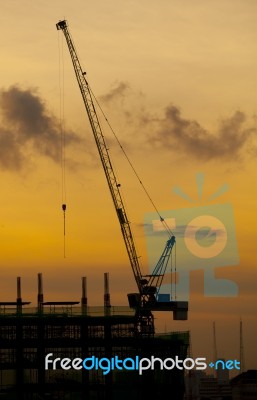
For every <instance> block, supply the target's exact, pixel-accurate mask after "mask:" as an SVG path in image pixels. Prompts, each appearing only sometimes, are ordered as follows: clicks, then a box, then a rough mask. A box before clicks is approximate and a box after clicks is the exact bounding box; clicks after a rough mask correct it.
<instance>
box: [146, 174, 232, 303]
mask: <svg viewBox="0 0 257 400" xmlns="http://www.w3.org/2000/svg"><path fill="white" fill-rule="evenodd" d="M196 184H197V191H198V199H199V200H202V194H203V187H204V174H203V173H198V174H197V175H196ZM228 189H229V187H228V184H223V185H222V186H221V187H220V188H219V189H218V190H217V191H215V193H213V194H212V195H211V196H210V197H209V198H208V199H207V201H208V202H209V201H213V200H215V199H217V198H218V197H220V196H221V195H222V194H223V193H225V192H226V191H228ZM173 193H175V194H176V195H179V196H181V197H182V198H183V199H185V200H187V201H189V202H190V204H191V205H192V206H191V207H190V208H180V209H176V210H165V211H162V212H161V216H162V218H164V219H165V222H166V223H167V225H168V226H169V227H170V229H171V230H172V231H173V232H174V234H175V236H176V242H177V246H176V259H177V273H178V279H177V280H176V288H174V287H173V286H174V285H175V283H173V282H171V283H170V284H165V285H163V287H162V289H161V293H163V294H164V293H165V294H166V295H167V293H171V296H172V293H174V292H176V296H177V297H179V298H180V299H181V300H182V299H183V300H188V299H189V288H190V271H194V270H200V269H202V270H203V271H204V295H205V296H212V297H220V296H222V297H231V296H237V294H238V287H237V284H236V283H235V282H233V281H231V280H227V279H218V278H216V277H215V269H216V268H219V267H225V266H231V267H234V266H236V265H238V264H239V255H238V250H237V241H236V233H235V223H234V215H233V207H232V205H231V204H220V203H216V204H210V205H204V206H194V204H195V203H196V202H195V201H193V200H192V199H191V198H190V197H189V196H188V195H187V194H186V193H185V192H184V191H182V189H181V188H180V187H179V186H176V187H173ZM144 222H145V223H144V226H145V234H146V238H147V254H148V260H149V266H150V267H149V268H150V273H151V272H152V269H153V268H154V265H155V263H156V260H157V259H158V254H160V253H161V249H162V247H163V243H164V242H163V240H164V234H165V232H164V229H163V225H162V224H161V222H160V220H157V219H156V214H155V213H146V214H145V218H144ZM167 275H171V272H168V271H167ZM166 281H167V279H166Z"/></svg>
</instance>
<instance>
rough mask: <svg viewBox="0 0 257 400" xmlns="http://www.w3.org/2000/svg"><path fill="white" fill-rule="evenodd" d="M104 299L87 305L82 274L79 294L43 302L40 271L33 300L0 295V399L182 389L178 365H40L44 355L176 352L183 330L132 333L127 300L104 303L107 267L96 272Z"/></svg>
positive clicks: (183, 346)
mask: <svg viewBox="0 0 257 400" xmlns="http://www.w3.org/2000/svg"><path fill="white" fill-rule="evenodd" d="M104 282H105V289H106V292H105V293H104V305H103V306H102V307H88V306H87V297H86V278H85V277H83V278H82V297H81V299H80V301H78V302H75V301H67V300H66V301H58V302H47V301H44V296H43V291H42V274H38V289H39V290H38V306H37V307H35V308H31V307H30V303H29V302H26V301H23V300H22V298H21V279H20V278H17V296H18V297H17V299H16V301H14V302H0V341H1V353H0V369H1V370H0V398H1V399H24V400H25V399H63V400H64V399H121V398H124V399H128V398H131V396H133V398H134V399H145V398H147V397H149V396H151V395H155V396H161V395H164V394H165V393H167V392H170V393H171V392H172V398H173V399H178V400H180V399H181V400H182V399H183V396H184V372H183V371H181V370H178V369H173V370H172V371H168V370H166V371H165V370H158V367H157V368H155V369H154V370H151V369H149V370H146V371H143V373H142V374H141V375H139V373H138V371H137V370H134V371H133V370H124V369H123V370H119V369H117V368H116V369H114V370H112V371H110V372H109V373H108V374H103V370H101V369H100V368H99V369H96V368H94V369H91V370H86V369H81V370H75V369H66V370H64V369H61V368H60V366H57V367H56V369H53V367H52V366H51V365H50V366H49V369H45V358H46V355H47V354H49V353H50V354H52V356H51V358H52V359H55V358H58V357H59V358H61V359H63V358H70V359H75V358H78V357H82V358H85V357H88V358H89V357H93V356H94V357H95V358H99V359H100V358H103V357H104V358H108V359H111V358H112V357H118V358H119V359H120V360H124V359H126V358H128V357H129V358H130V359H135V358H136V356H140V358H141V357H151V356H152V355H154V356H155V357H159V358H161V359H165V358H168V357H169V358H175V356H179V357H180V358H181V359H184V358H185V357H186V356H187V352H188V346H189V333H188V332H177V333H176V332H172V333H165V334H156V335H136V334H135V325H136V323H137V321H136V315H135V312H134V311H133V310H131V309H130V308H129V307H126V306H123V307H115V306H111V305H110V303H109V299H110V294H109V293H108V274H105V276H104Z"/></svg>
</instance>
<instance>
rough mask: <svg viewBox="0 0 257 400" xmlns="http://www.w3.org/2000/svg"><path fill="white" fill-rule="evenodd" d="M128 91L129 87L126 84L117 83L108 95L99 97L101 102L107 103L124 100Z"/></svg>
mask: <svg viewBox="0 0 257 400" xmlns="http://www.w3.org/2000/svg"><path fill="white" fill-rule="evenodd" d="M128 89H129V85H128V84H127V83H125V82H118V83H117V84H115V86H114V87H113V88H112V89H111V90H110V91H109V92H108V93H106V94H104V95H102V96H101V100H102V101H103V102H106V103H109V102H112V101H114V100H116V99H120V98H124V97H125V95H126V93H127V90H128Z"/></svg>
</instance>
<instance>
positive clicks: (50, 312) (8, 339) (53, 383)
mask: <svg viewBox="0 0 257 400" xmlns="http://www.w3.org/2000/svg"><path fill="white" fill-rule="evenodd" d="M56 28H57V30H59V31H62V32H63V34H64V36H65V39H66V42H67V45H68V49H69V52H70V56H71V60H72V64H73V67H74V71H75V75H76V78H77V82H78V85H79V89H80V92H81V95H82V99H83V102H84V105H85V109H86V113H87V116H88V119H89V123H90V127H91V130H92V133H93V136H94V139H95V142H96V146H97V150H98V152H99V156H100V161H101V164H102V167H103V172H104V174H105V177H106V180H107V184H108V187H109V191H110V194H111V198H112V201H113V205H114V208H115V211H116V214H117V220H118V223H119V226H120V229H121V233H122V237H123V240H124V244H125V248H126V251H127V255H128V259H129V262H130V267H131V270H132V273H133V277H134V280H135V283H136V286H137V292H136V293H129V294H127V297H128V306H127V307H115V306H112V305H111V303H110V293H109V275H108V273H105V274H104V301H103V306H102V307H89V306H88V302H87V284H86V278H85V277H82V291H81V297H80V299H79V300H78V301H69V300H67V299H64V301H51V302H49V301H44V294H43V278H42V273H38V297H37V306H36V307H34V308H32V307H31V306H30V304H31V302H30V301H24V300H23V299H22V293H21V278H20V277H18V278H17V298H16V300H15V301H13V302H10V301H9V302H4V301H0V343H1V349H0V398H1V399H10V400H11V399H17V400H18V399H19V400H26V399H38V400H40V399H56V400H58V399H63V400H66V399H67V400H72V399H73V400H79V399H117V400H118V399H121V398H122V399H129V398H130V399H131V398H132V397H133V398H134V399H146V398H153V396H154V397H157V396H158V398H160V396H162V395H163V396H164V395H165V397H166V396H167V393H170V394H171V396H172V399H173V400H183V399H184V393H185V382H184V380H185V379H184V378H185V377H184V370H183V368H175V367H174V365H169V366H167V368H162V360H164V359H169V360H171V362H173V360H174V359H176V358H178V359H179V360H181V362H183V360H185V358H187V357H188V352H189V342H190V340H189V332H187V331H185V332H166V333H163V334H160V333H156V329H155V316H154V313H155V312H164V313H167V315H168V318H172V315H173V319H174V320H187V318H188V302H187V301H178V300H176V299H173V298H172V296H171V295H170V294H168V293H163V292H162V290H161V287H162V282H163V278H164V276H165V273H166V269H167V265H168V262H169V260H170V258H171V254H172V251H173V247H174V246H175V245H176V239H175V236H174V234H173V233H172V232H171V230H170V229H169V227H168V226H167V224H166V223H165V220H164V219H163V218H162V217H161V215H159V217H160V222H161V223H162V224H163V226H164V228H165V229H166V231H167V234H168V240H166V241H165V243H164V246H163V251H162V252H161V254H160V256H159V259H158V260H157V262H156V265H155V266H154V267H153V269H152V272H151V273H149V274H148V275H142V272H141V266H140V264H139V258H140V257H138V255H137V253H136V246H135V243H134V238H133V234H132V231H131V227H130V222H129V220H128V217H127V214H126V210H125V207H124V202H123V199H122V196H121V193H120V183H119V182H118V181H117V179H116V176H115V173H114V170H113V167H112V163H111V160H110V155H109V149H108V146H107V145H106V142H105V138H104V135H103V133H102V128H101V126H100V122H99V119H98V115H97V113H96V104H95V97H94V95H93V93H92V91H91V89H90V87H89V84H88V82H87V80H86V77H85V76H86V73H85V72H84V71H83V69H82V67H81V65H80V62H79V59H78V56H77V53H76V50H75V44H74V42H73V40H72V39H71V36H70V33H69V30H68V25H67V22H66V21H65V20H63V21H59V22H58V23H57V24H56ZM126 157H127V156H126ZM132 168H133V167H132ZM140 183H142V182H141V181H140ZM144 190H145V188H144ZM148 197H149V196H148ZM153 205H154V204H153ZM155 208H156V207H155ZM62 211H63V216H64V234H65V212H66V204H65V202H63V204H62ZM156 211H157V213H158V210H157V209H156ZM67 297H68V294H67ZM48 357H49V359H48ZM151 357H155V358H157V359H158V360H157V362H156V363H155V365H154V367H152V366H151V367H149V368H144V371H143V372H142V373H139V370H138V365H137V364H138V361H139V359H142V358H146V359H151ZM50 359H51V361H49V360H50ZM56 359H57V361H56V362H55V361H54V362H53V360H56ZM85 359H86V360H87V362H89V364H90V362H91V364H90V365H88V364H86V362H85ZM46 360H48V362H47V361H46ZM71 360H73V362H74V363H75V364H74V363H73V362H72V367H71V366H70V365H69V366H68V363H69V362H71ZM75 360H76V361H75ZM83 360H84V362H85V363H84V362H83V367H82V365H81V363H82V361H83ZM96 360H97V361H96ZM99 360H100V361H99ZM101 360H102V361H101ZM110 360H112V361H110ZM121 360H126V363H127V364H126V368H124V365H125V364H124V362H123V364H122V365H123V367H121V362H122V361H121ZM98 362H99V363H100V362H102V364H101V365H100V364H98ZM109 362H112V364H111V367H110V368H109V369H108V371H107V370H106V366H108V363H109ZM79 363H80V365H79ZM48 364H49V365H48ZM78 365H79V367H78Z"/></svg>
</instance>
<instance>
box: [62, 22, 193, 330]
mask: <svg viewBox="0 0 257 400" xmlns="http://www.w3.org/2000/svg"><path fill="white" fill-rule="evenodd" d="M56 28H57V30H62V32H63V33H64V36H65V39H66V42H67V45H68V49H69V52H70V56H71V60H72V64H73V67H74V71H75V75H76V78H77V82H78V85H79V89H80V92H81V95H82V98H83V102H84V105H85V108H86V112H87V116H88V119H89V123H90V126H91V129H92V133H93V136H94V139H95V143H96V146H97V149H98V153H99V156H100V159H101V163H102V166H103V169H104V173H105V177H106V179H107V183H108V187H109V190H110V193H111V197H112V201H113V204H114V207H115V210H116V214H117V217H118V221H119V224H120V228H121V232H122V236H123V239H124V243H125V246H126V250H127V253H128V257H129V261H130V265H131V268H132V272H133V275H134V279H135V282H136V285H137V289H138V292H137V293H130V294H128V301H129V305H130V307H131V308H134V309H135V312H136V323H135V334H138V335H148V336H149V335H154V333H155V329H154V316H153V313H152V312H153V311H173V318H174V319H182V320H184V319H187V310H188V303H187V302H185V301H158V295H159V291H160V287H161V285H162V281H163V277H164V274H165V271H166V268H167V263H168V261H169V259H170V255H171V252H172V249H173V246H174V244H175V242H176V239H175V236H174V235H172V234H171V235H170V237H169V239H168V240H167V242H166V243H165V246H164V250H163V252H162V254H161V256H160V258H159V260H158V262H157V264H156V266H155V268H154V270H153V272H152V274H150V275H144V276H143V275H142V273H141V268H140V265H139V257H138V255H137V252H136V246H135V242H134V238H133V235H132V231H131V227H130V222H129V220H128V217H127V214H126V210H125V207H124V202H123V200H122V196H121V193H120V184H119V183H118V180H117V178H116V175H115V173H114V170H113V167H112V162H111V159H110V155H109V151H108V147H107V145H106V142H105V139H104V135H103V132H102V128H101V125H100V122H99V118H98V116H97V112H96V108H95V104H94V96H93V94H92V91H91V89H90V86H89V84H88V81H87V79H86V73H85V72H84V71H83V69H82V67H81V64H80V61H79V58H78V56H77V52H76V49H75V45H74V42H73V40H72V38H71V35H70V33H69V30H68V25H67V21H66V20H61V21H59V22H58V23H57V24H56Z"/></svg>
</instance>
